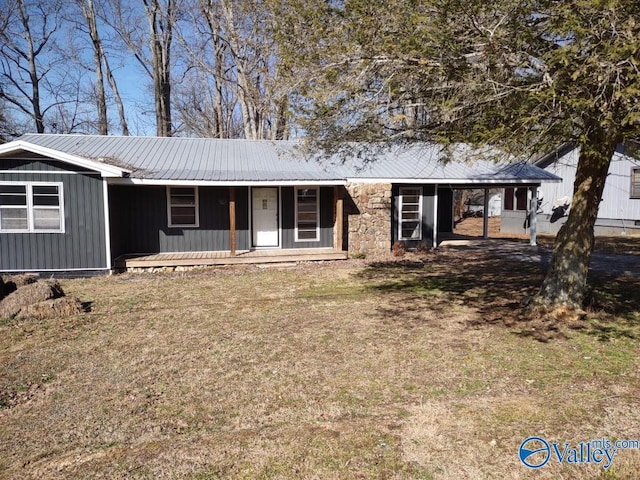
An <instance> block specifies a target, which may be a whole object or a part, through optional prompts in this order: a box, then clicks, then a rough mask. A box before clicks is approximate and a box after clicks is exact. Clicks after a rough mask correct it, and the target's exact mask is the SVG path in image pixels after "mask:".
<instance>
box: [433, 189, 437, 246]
mask: <svg viewBox="0 0 640 480" xmlns="http://www.w3.org/2000/svg"><path fill="white" fill-rule="evenodd" d="M431 241H432V242H433V243H432V245H431V248H438V184H435V185H434V188H433V238H432V239H431Z"/></svg>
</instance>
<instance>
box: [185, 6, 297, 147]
mask: <svg viewBox="0 0 640 480" xmlns="http://www.w3.org/2000/svg"><path fill="white" fill-rule="evenodd" d="M185 10H186V11H189V12H192V15H191V17H192V18H191V23H190V26H189V27H188V28H185V29H183V31H182V32H180V34H179V36H180V41H181V43H182V45H183V47H184V49H185V50H186V51H187V52H188V53H189V61H190V65H189V69H188V72H187V74H186V76H185V80H183V81H182V82H181V83H182V84H181V85H180V86H178V88H177V101H176V105H177V110H178V111H179V112H180V115H181V117H182V122H183V124H184V128H185V130H187V131H189V132H194V133H196V134H197V135H202V134H205V135H207V136H215V137H226V138H229V137H238V136H241V137H244V138H249V139H265V138H271V139H283V138H286V137H287V136H288V127H289V125H288V91H287V89H286V88H283V87H285V86H284V85H283V84H281V82H280V76H281V65H280V62H279V59H278V57H277V56H276V52H277V50H276V48H275V40H274V38H273V32H272V31H271V29H270V22H269V19H270V18H271V10H270V8H269V7H268V5H266V4H265V2H262V1H256V0H236V1H228V0H197V1H194V2H193V3H192V4H191V6H190V7H189V8H186V9H185Z"/></svg>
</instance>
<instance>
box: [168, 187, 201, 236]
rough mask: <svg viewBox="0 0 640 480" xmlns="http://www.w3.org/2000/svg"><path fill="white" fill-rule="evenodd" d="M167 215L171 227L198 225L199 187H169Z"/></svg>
mask: <svg viewBox="0 0 640 480" xmlns="http://www.w3.org/2000/svg"><path fill="white" fill-rule="evenodd" d="M167 216H168V223H169V226H170V227H198V226H199V225H200V215H199V208H198V187H167Z"/></svg>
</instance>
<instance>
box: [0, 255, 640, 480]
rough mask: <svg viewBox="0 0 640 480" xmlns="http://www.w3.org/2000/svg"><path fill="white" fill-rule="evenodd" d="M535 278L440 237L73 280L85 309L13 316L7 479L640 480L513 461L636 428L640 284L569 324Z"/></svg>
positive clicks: (609, 295)
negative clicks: (439, 245) (273, 261)
mask: <svg viewBox="0 0 640 480" xmlns="http://www.w3.org/2000/svg"><path fill="white" fill-rule="evenodd" d="M540 279H541V272H540V270H539V267H537V266H536V265H534V264H526V263H522V262H517V261H515V260H514V261H509V260H505V259H498V258H492V257H490V256H484V255H482V254H479V253H477V252H476V253H466V254H461V253H460V252H456V251H446V252H440V253H438V254H425V255H424V256H423V257H418V256H416V257H411V258H405V259H403V260H398V261H393V262H388V263H377V264H367V263H365V262H362V261H347V262H336V263H326V264H309V265H302V266H297V267H295V268H264V269H260V268H255V267H243V268H228V269H227V268H221V269H211V270H202V271H193V272H189V273H172V274H136V275H130V274H125V275H120V276H112V277H97V278H92V279H83V280H66V281H63V282H62V285H63V288H64V289H65V291H66V292H67V294H68V295H74V296H78V297H79V298H80V299H81V300H82V301H83V302H91V303H92V305H91V312H90V313H88V314H85V315H81V316H76V317H71V318H65V319H63V320H61V321H60V320H56V321H53V320H52V321H43V322H18V321H15V320H14V321H8V322H2V323H1V326H0V452H2V453H1V454H0V477H2V478H16V479H17V478H149V479H151V478H190V479H229V478H232V479H250V478H251V479H253V478H262V479H272V478H274V479H275V478H279V479H287V478H290V479H299V478H307V479H311V478H314V479H316V478H317V479H338V478H340V479H352V478H362V479H376V478H378V479H484V478H487V479H491V478H496V479H512V478H513V479H519V478H529V476H531V478H545V479H546V478H548V479H551V478H566V479H591V478H602V479H605V478H607V479H614V478H615V479H632V478H636V475H637V472H638V471H640V450H621V451H618V453H617V454H616V456H615V459H614V461H613V463H612V466H611V467H610V468H609V470H608V471H605V470H604V469H603V468H602V467H600V466H597V465H591V466H585V465H560V464H559V463H558V462H553V461H550V462H549V463H548V464H547V465H546V466H544V467H543V468H542V469H540V470H539V471H537V472H533V471H529V470H528V469H526V468H525V467H524V466H523V465H522V464H521V463H520V460H519V459H518V448H519V446H520V443H521V442H522V441H523V440H524V439H525V438H527V437H529V436H532V435H537V436H541V437H544V438H545V439H548V440H549V441H550V442H560V443H561V444H563V443H564V442H570V443H571V444H577V443H578V442H584V441H588V440H592V439H598V438H602V437H607V438H609V439H612V440H613V439H639V437H640V358H639V352H640V348H639V344H640V299H638V298H637V295H635V296H634V293H633V292H638V291H639V287H640V281H638V280H637V279H633V278H630V277H624V278H617V279H608V280H607V281H604V279H600V280H599V281H598V283H597V284H596V288H595V290H594V292H593V295H592V297H593V305H594V310H595V311H594V312H590V313H589V315H588V316H587V318H586V319H585V320H584V321H582V322H580V324H575V322H573V323H572V324H571V325H568V326H564V325H562V324H559V323H558V322H557V321H556V322H551V321H549V322H545V321H544V319H543V320H541V321H538V322H532V321H529V320H527V319H526V318H524V317H523V316H522V315H521V307H520V301H521V299H522V298H523V297H526V296H527V295H531V294H532V293H533V292H535V287H536V285H537V284H538V283H539V281H540ZM534 473H535V475H533V474H534Z"/></svg>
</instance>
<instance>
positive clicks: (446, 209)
mask: <svg viewBox="0 0 640 480" xmlns="http://www.w3.org/2000/svg"><path fill="white" fill-rule="evenodd" d="M438 233H453V189H452V188H451V187H438Z"/></svg>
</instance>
